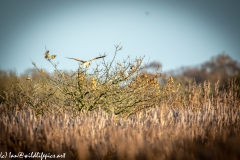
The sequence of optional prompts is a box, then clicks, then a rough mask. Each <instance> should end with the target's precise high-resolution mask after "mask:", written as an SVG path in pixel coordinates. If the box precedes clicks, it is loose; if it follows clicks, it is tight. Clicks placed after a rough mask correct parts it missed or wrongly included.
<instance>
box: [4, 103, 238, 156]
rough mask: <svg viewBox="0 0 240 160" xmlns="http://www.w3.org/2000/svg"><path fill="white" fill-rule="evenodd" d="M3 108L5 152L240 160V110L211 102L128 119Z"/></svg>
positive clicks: (165, 108) (164, 108) (160, 109)
mask: <svg viewBox="0 0 240 160" xmlns="http://www.w3.org/2000/svg"><path fill="white" fill-rule="evenodd" d="M0 108H1V119H0V124H1V125H0V126H1V127H0V129H1V132H2V133H1V136H0V144H1V147H0V150H1V151H4V152H5V151H7V152H9V151H11V152H16V153H17V152H19V151H23V152H26V153H27V152H32V151H39V152H45V153H48V152H50V153H59V154H60V153H66V155H67V159H151V160H152V159H239V158H240V117H239V115H240V109H239V106H238V107H232V106H231V105H228V104H224V103H220V101H219V103H215V104H214V103H213V102H212V101H209V103H206V104H204V105H203V106H202V108H201V110H198V111H197V112H192V111H190V110H184V109H171V108H172V107H171V106H167V105H165V106H164V105H163V106H162V107H155V108H152V109H151V110H148V111H147V110H142V111H141V112H139V113H138V114H136V115H134V116H132V117H130V118H128V119H123V118H122V117H120V116H114V115H113V114H111V115H109V114H107V113H106V112H104V111H101V110H95V111H93V112H88V113H86V114H83V113H82V114H80V115H79V116H77V117H71V116H70V115H71V114H68V113H64V114H62V115H52V114H51V115H50V114H45V115H43V116H41V117H38V118H37V117H36V116H35V115H34V112H33V110H31V109H30V108H28V109H26V110H21V111H16V110H15V111H7V110H5V109H6V107H5V106H4V105H1V106H0Z"/></svg>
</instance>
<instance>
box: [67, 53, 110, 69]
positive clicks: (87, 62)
mask: <svg viewBox="0 0 240 160" xmlns="http://www.w3.org/2000/svg"><path fill="white" fill-rule="evenodd" d="M104 57H106V55H104V56H100V57H95V58H93V59H90V60H88V61H83V60H80V59H77V58H69V57H66V58H68V59H73V60H75V61H78V62H81V63H82V65H83V66H87V67H88V66H89V65H90V64H91V62H92V61H93V60H96V59H99V58H104Z"/></svg>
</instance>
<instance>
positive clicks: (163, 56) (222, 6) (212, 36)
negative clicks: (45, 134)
mask: <svg viewBox="0 0 240 160" xmlns="http://www.w3.org/2000/svg"><path fill="white" fill-rule="evenodd" d="M229 2H230V1H221V0H215V1H209V0H205V1H204V0H201V1H200V0H199V1H190V0H185V1H184V0H181V1H166V0H165V1H147V0H146V1H121V0H119V1H114V0H113V1H100V0H99V1H90V0H88V1H76V0H74V1H73V0H70V1H67V0H66V1H61V0H51V1H48V0H47V1H44V0H41V1H32V0H1V1H0V54H1V55H0V69H4V70H8V69H16V70H17V72H18V73H22V72H24V71H25V69H27V68H30V67H32V64H31V60H33V61H34V62H36V63H37V65H38V66H39V67H42V68H45V69H48V70H49V71H52V70H53V67H51V65H50V64H49V63H48V62H47V61H46V60H45V59H44V52H45V46H46V47H47V49H48V50H50V53H51V54H57V58H56V59H55V62H59V68H60V69H67V70H70V69H72V70H76V69H77V67H78V63H77V62H75V61H73V60H69V59H66V58H65V57H75V58H79V59H83V60H88V59H91V58H92V57H95V56H98V55H99V54H101V55H103V54H104V53H106V54H107V57H106V58H105V60H106V61H110V60H111V59H112V57H113V55H114V50H115V47H114V45H115V44H119V43H121V45H122V46H123V50H122V51H121V52H119V55H118V56H117V61H122V60H123V59H124V58H126V57H127V56H128V55H130V56H131V58H132V59H134V58H135V57H136V56H145V62H148V61H149V62H151V61H159V62H161V63H162V64H163V68H162V70H163V71H168V70H170V69H177V68H178V67H181V66H191V65H197V64H200V63H202V62H204V61H206V60H209V59H210V58H211V57H212V56H215V55H218V54H219V53H222V52H226V53H228V54H229V55H230V56H231V57H232V58H234V59H235V60H239V59H240V3H239V2H240V1H237V0H236V1H231V3H229ZM30 59H31V60H30ZM94 64H95V63H93V65H94Z"/></svg>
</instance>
